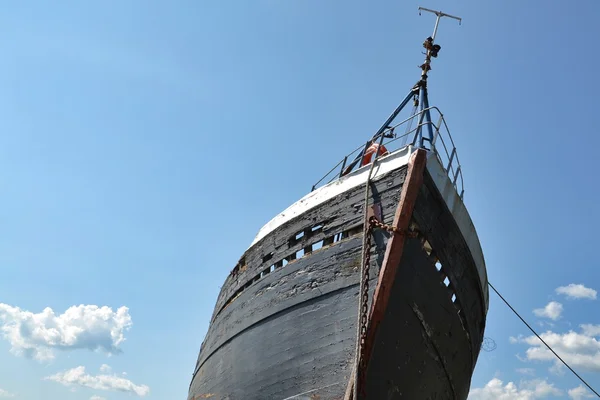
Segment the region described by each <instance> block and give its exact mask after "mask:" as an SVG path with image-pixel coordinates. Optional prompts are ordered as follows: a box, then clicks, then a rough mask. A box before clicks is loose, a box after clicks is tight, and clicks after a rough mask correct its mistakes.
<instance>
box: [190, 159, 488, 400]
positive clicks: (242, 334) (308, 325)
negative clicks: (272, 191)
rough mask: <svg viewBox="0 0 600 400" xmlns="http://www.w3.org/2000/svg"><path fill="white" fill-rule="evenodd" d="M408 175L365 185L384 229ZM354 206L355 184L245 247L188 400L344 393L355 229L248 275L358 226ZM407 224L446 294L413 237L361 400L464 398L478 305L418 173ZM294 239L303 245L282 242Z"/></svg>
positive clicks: (450, 228) (380, 253)
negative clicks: (418, 235) (428, 248)
mask: <svg viewBox="0 0 600 400" xmlns="http://www.w3.org/2000/svg"><path fill="white" fill-rule="evenodd" d="M405 175H406V168H405V167H404V168H401V169H399V170H395V171H393V172H392V173H390V174H389V175H388V176H386V177H384V178H383V179H380V180H378V181H377V182H375V183H373V184H372V193H374V196H373V197H374V200H372V202H375V203H376V202H380V203H381V206H382V210H383V219H384V222H385V223H392V218H393V215H394V212H395V210H396V206H397V204H398V201H399V199H400V192H401V189H402V185H403V183H404V179H405ZM363 203H364V185H362V187H357V188H354V189H352V190H349V191H348V192H345V193H343V194H341V195H339V196H337V197H336V198H334V199H331V200H329V201H328V202H326V203H324V204H322V205H320V206H318V207H315V208H314V209H311V210H309V211H307V212H306V213H304V214H303V215H301V216H299V217H297V218H295V219H293V220H291V221H288V222H287V223H286V224H284V225H282V226H280V227H279V228H277V229H276V230H275V231H273V232H271V233H270V234H268V235H267V236H265V238H263V239H262V240H261V241H259V242H258V243H257V244H256V245H254V246H252V247H251V248H250V249H248V251H247V252H246V253H245V255H244V258H245V264H246V268H245V270H240V271H238V273H237V274H234V275H231V276H230V277H229V278H228V279H227V281H226V284H225V285H224V287H223V289H222V291H221V293H220V295H219V299H218V301H217V304H216V306H215V311H214V314H213V320H212V323H211V325H210V327H209V330H208V333H207V335H206V338H205V340H204V342H203V344H202V348H201V351H200V354H199V357H198V362H197V368H196V370H195V373H194V377H193V379H192V382H191V385H190V391H189V396H188V399H189V400H191V399H198V398H205V397H206V396H208V395H210V397H209V398H211V399H231V400H233V399H271V398H272V399H288V398H289V399H297V400H298V399H310V398H311V396H312V397H313V398H315V396H317V397H316V398H319V399H321V400H328V399H331V400H333V399H340V398H341V397H342V396H343V395H344V391H345V388H346V385H347V382H348V380H349V379H350V377H351V375H352V365H353V361H354V351H355V340H356V337H355V335H356V315H357V305H358V290H359V279H360V274H359V269H360V254H361V245H362V234H360V231H358V233H357V232H353V233H354V236H351V237H348V238H345V239H344V240H342V241H339V242H337V243H334V244H331V245H329V246H325V247H324V248H322V249H320V250H317V251H314V252H312V253H310V254H309V255H306V256H305V257H302V258H299V259H297V260H294V261H293V262H290V263H289V264H287V265H286V266H285V267H283V268H277V269H275V270H274V271H272V272H270V273H268V274H264V275H262V277H260V279H258V280H256V277H257V275H258V274H260V272H261V271H264V270H265V269H266V268H268V267H269V266H271V265H273V264H276V263H277V262H278V261H279V260H281V259H283V258H286V257H289V256H290V255H291V254H292V253H294V254H295V252H296V251H299V250H300V249H308V248H309V246H310V244H312V243H314V242H317V241H320V240H323V239H327V238H330V237H331V236H332V235H334V234H337V233H340V232H345V231H348V230H349V229H352V228H355V227H360V226H361V225H362V219H363V214H362V213H363V207H364V204H363ZM413 220H414V222H416V223H417V224H418V225H419V229H420V230H421V231H422V232H424V234H425V236H426V238H427V240H428V242H429V243H430V244H431V245H432V247H433V250H434V254H435V256H437V257H439V259H440V260H441V262H442V264H443V271H445V273H446V274H447V275H448V277H449V279H450V281H451V285H450V286H451V287H450V288H448V287H446V286H445V285H444V284H443V283H442V274H441V273H440V272H438V271H437V270H436V269H435V267H434V265H433V261H432V260H433V258H434V254H432V255H430V256H428V255H427V253H426V252H425V250H424V249H423V248H422V245H421V242H420V241H419V240H418V239H409V240H407V242H406V244H405V246H406V248H405V250H404V252H403V255H402V258H401V261H400V265H399V272H398V274H397V277H396V279H395V280H394V282H393V286H392V291H391V294H390V299H389V302H388V307H387V308H386V314H385V316H384V318H383V320H382V321H381V325H380V329H379V330H378V331H379V333H378V334H377V337H376V340H375V346H374V348H373V354H372V358H371V360H372V362H371V363H370V364H369V365H370V367H369V370H368V378H367V390H368V393H369V398H389V399H405V398H432V399H446V398H448V399H451V398H457V399H464V398H466V393H468V388H469V385H470V377H471V373H472V370H473V368H474V366H475V361H476V358H477V354H478V352H479V347H480V345H481V341H482V339H483V329H484V327H485V313H483V311H482V310H483V309H484V306H483V303H482V301H483V300H482V298H483V297H482V293H481V289H480V286H479V284H478V283H477V279H478V275H477V271H476V268H475V266H474V262H473V260H472V257H471V255H470V253H469V250H468V247H467V246H466V243H465V241H464V239H462V236H461V233H460V230H459V229H458V227H457V226H456V223H454V220H453V217H452V214H451V213H450V212H449V211H448V210H447V208H445V204H444V202H443V199H442V198H441V196H440V195H439V193H438V192H437V189H436V187H435V184H434V183H433V181H432V179H431V177H429V176H428V174H427V173H425V175H424V179H423V186H422V187H421V189H420V191H419V194H418V196H417V202H416V205H415V208H414V212H413ZM319 224H320V225H322V226H321V228H320V229H317V230H316V231H315V232H314V233H313V234H312V235H311V234H309V233H308V231H307V230H308V229H311V228H313V227H314V226H315V225H319ZM301 231H304V232H305V233H304V237H303V238H302V239H301V240H299V241H295V240H291V241H290V239H292V238H295V236H296V234H297V233H298V232H301ZM388 238H389V234H388V233H387V232H382V231H380V230H378V231H377V232H376V234H375V237H374V241H373V248H372V254H373V256H372V257H371V262H372V271H373V274H372V279H371V281H370V287H371V288H372V289H371V292H372V293H371V294H373V291H374V289H373V288H374V287H375V284H376V282H377V277H376V274H377V272H378V269H379V266H381V265H382V262H383V258H384V255H385V249H386V246H387V243H388ZM248 282H251V283H250V284H248ZM243 287H245V289H244V290H243V291H241V292H240V288H243ZM453 291H454V292H455V293H456V295H457V299H458V301H457V303H453V302H452V300H451V293H452V292H453ZM236 293H237V296H238V297H236V298H235V300H234V301H230V300H231V298H232V296H233V295H234V294H236ZM228 301H229V304H228V305H227V306H225V305H226V304H227V302H228ZM459 310H460V311H461V312H462V313H463V314H464V315H463V316H462V317H459V313H458V312H459ZM463 326H464V327H465V329H466V331H465V329H463ZM467 332H468V333H469V334H468V335H467ZM425 393H428V396H429V397H423V394H425ZM203 396H204V397H203ZM415 396H416V397H415Z"/></svg>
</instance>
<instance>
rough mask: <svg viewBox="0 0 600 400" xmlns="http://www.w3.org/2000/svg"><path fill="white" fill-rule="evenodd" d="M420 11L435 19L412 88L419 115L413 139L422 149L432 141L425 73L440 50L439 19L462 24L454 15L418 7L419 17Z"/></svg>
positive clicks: (424, 43)
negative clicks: (425, 127) (423, 58)
mask: <svg viewBox="0 0 600 400" xmlns="http://www.w3.org/2000/svg"><path fill="white" fill-rule="evenodd" d="M422 11H425V12H430V13H432V14H435V15H436V19H435V26H434V28H433V34H432V35H431V36H429V37H428V38H427V39H425V41H424V42H423V47H424V48H425V50H426V52H425V62H423V64H421V66H420V67H419V68H421V79H420V80H419V82H417V84H416V85H415V87H413V91H417V92H418V94H417V95H415V106H416V107H420V108H419V110H418V111H417V110H415V113H417V114H418V113H420V116H419V125H418V127H417V135H415V139H416V140H415V141H417V140H418V142H419V143H418V147H421V148H423V147H424V142H425V140H427V141H428V142H429V143H430V144H431V142H432V141H433V128H432V122H431V113H430V112H429V97H428V96H427V73H428V72H429V71H431V58H437V56H438V53H439V51H440V50H441V49H442V47H441V46H440V45H439V44H437V43H435V37H436V35H437V31H438V26H439V24H440V19H442V18H443V17H448V18H452V19H455V20H458V23H459V25H460V24H461V23H462V18H460V17H455V16H454V15H450V14H446V13H443V12H441V11H435V10H430V9H429V8H424V7H419V15H421V12H422ZM419 98H420V99H421V102H420V105H419ZM423 119H425V120H426V121H425V125H426V126H427V134H428V137H427V138H425V137H423V132H422V126H423ZM413 144H414V145H417V143H413Z"/></svg>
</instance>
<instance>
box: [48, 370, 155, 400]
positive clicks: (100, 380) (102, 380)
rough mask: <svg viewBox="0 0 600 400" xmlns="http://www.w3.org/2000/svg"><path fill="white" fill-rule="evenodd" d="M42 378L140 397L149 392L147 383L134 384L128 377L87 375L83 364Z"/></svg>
mask: <svg viewBox="0 0 600 400" xmlns="http://www.w3.org/2000/svg"><path fill="white" fill-rule="evenodd" d="M44 379H45V380H49V381H54V382H58V383H61V384H63V385H65V386H85V387H88V388H91V389H96V390H112V391H118V392H128V393H133V394H136V395H138V396H141V397H143V396H146V395H147V394H148V393H150V388H149V387H148V386H147V385H136V384H135V383H133V382H131V381H130V380H129V379H125V378H122V377H120V376H117V375H96V376H93V375H89V374H86V373H85V367H83V366H79V367H76V368H73V369H70V370H68V371H65V372H59V373H57V374H54V375H52V376H48V377H46V378H44Z"/></svg>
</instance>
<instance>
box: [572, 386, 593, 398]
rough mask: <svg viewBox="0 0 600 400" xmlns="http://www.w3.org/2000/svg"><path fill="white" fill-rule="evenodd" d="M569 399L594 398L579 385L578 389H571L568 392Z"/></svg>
mask: <svg viewBox="0 0 600 400" xmlns="http://www.w3.org/2000/svg"><path fill="white" fill-rule="evenodd" d="M568 393H569V397H570V398H572V399H573V400H582V399H583V398H586V397H587V398H592V397H594V395H593V394H591V393H590V392H589V391H588V390H587V389H586V388H585V387H584V386H583V385H579V386H577V387H576V388H573V389H569V391H568Z"/></svg>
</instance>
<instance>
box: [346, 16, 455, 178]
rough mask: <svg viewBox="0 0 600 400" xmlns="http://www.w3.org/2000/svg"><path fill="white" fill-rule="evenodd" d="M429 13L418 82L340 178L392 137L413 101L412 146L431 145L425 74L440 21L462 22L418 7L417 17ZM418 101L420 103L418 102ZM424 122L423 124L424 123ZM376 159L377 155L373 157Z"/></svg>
mask: <svg viewBox="0 0 600 400" xmlns="http://www.w3.org/2000/svg"><path fill="white" fill-rule="evenodd" d="M423 11H425V12H430V13H433V14H435V15H436V17H437V18H436V20H435V26H434V28H433V34H432V35H431V36H429V37H428V38H427V39H425V41H424V42H423V47H424V48H425V50H426V52H425V53H424V54H425V62H423V64H421V65H420V66H419V68H421V78H420V79H419V81H418V82H417V83H416V84H415V85H414V86H413V87H412V89H411V90H410V92H409V93H408V94H407V95H406V97H405V98H404V100H402V102H401V103H400V105H398V107H396V109H395V110H394V112H393V113H392V114H391V115H390V116H389V118H388V119H387V120H386V121H385V122H384V124H383V125H382V126H381V128H379V130H378V131H377V132H376V133H375V135H373V137H372V138H371V139H370V140H369V141H367V143H366V145H365V147H364V148H363V150H362V151H361V152H360V153H359V154H358V155H357V156H356V158H355V159H354V160H353V161H352V162H351V163H350V164H349V165H348V166H347V167H346V168H345V169H344V170H343V171H342V173H341V174H340V176H343V175H346V174H347V173H349V172H350V171H352V169H353V168H354V167H355V166H356V164H357V163H358V162H359V160H361V159H362V157H363V155H364V154H365V151H366V150H367V148H368V147H369V146H370V145H371V144H372V143H373V142H375V141H379V144H380V145H381V143H382V142H383V139H384V138H385V137H394V134H393V128H392V127H391V124H392V122H393V121H394V119H396V117H397V116H398V114H399V113H400V111H402V110H403V109H404V107H406V105H407V104H408V102H409V101H410V100H411V99H413V102H414V105H415V109H414V111H413V115H412V116H413V117H414V116H415V115H417V114H418V115H419V118H418V120H419V122H418V125H417V129H416V134H415V139H414V141H413V143H412V144H413V146H416V147H420V148H425V146H424V144H425V143H424V142H425V141H428V142H429V144H430V145H431V143H432V141H433V128H432V122H431V113H430V112H429V98H428V97H427V73H428V72H429V71H431V59H432V58H437V56H438V53H439V51H440V50H441V48H442V47H441V46H440V45H439V44H436V43H435V37H436V35H437V31H438V27H439V24H440V19H442V18H443V17H448V18H452V19H456V20H458V22H459V24H460V23H461V22H462V18H460V17H456V16H454V15H450V14H446V13H443V12H441V11H435V10H430V9H428V8H424V7H419V15H421V12H423ZM419 99H420V101H419ZM424 120H425V122H424ZM423 125H426V126H427V137H423V132H422V131H423V129H422V128H423ZM375 158H377V154H376V155H375Z"/></svg>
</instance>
